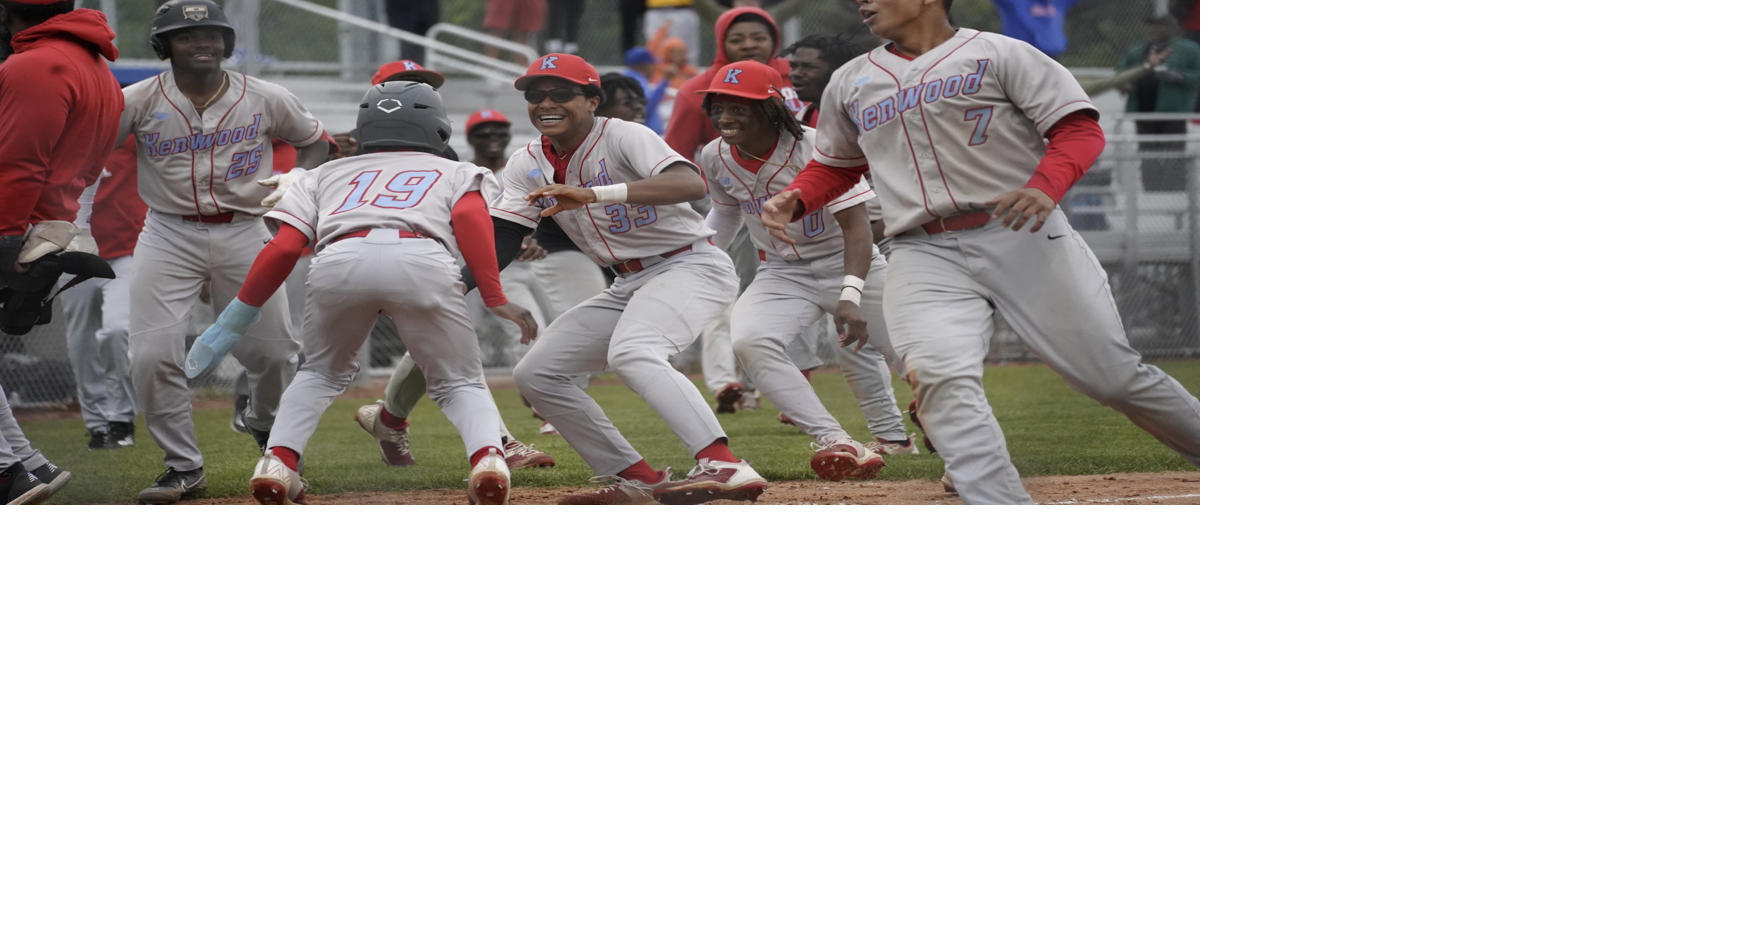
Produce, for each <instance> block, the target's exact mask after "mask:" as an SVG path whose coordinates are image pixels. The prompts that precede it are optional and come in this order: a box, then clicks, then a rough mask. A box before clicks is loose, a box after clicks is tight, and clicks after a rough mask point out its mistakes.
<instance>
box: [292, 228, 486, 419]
mask: <svg viewBox="0 0 1763 926" xmlns="http://www.w3.org/2000/svg"><path fill="white" fill-rule="evenodd" d="M307 287H308V291H309V292H310V293H311V298H309V299H308V300H307V303H306V329H305V330H306V335H307V339H308V343H307V345H306V365H305V366H304V367H302V368H301V369H300V372H299V373H298V374H296V375H295V376H294V382H293V383H292V384H291V385H289V386H288V391H287V393H286V394H284V395H283V396H282V413H281V414H280V415H278V416H277V417H276V422H275V427H274V428H273V429H272V430H271V431H270V434H269V444H270V446H272V447H287V448H288V449H290V450H293V451H294V452H296V453H302V454H303V453H305V451H306V442H307V441H308V440H311V438H312V434H313V432H314V431H316V430H318V421H319V418H320V417H322V416H323V415H324V412H325V409H327V408H329V407H330V404H331V402H332V401H333V400H335V399H336V397H337V396H338V395H339V394H341V393H342V391H343V390H344V389H347V388H348V387H349V383H350V381H351V380H353V379H354V378H355V371H356V369H357V368H358V367H359V365H360V362H361V361H360V354H361V345H362V344H364V343H366V342H367V338H368V335H370V334H371V333H372V332H373V323H374V319H375V318H376V317H378V316H379V315H380V314H381V313H384V314H385V315H387V316H389V317H390V318H391V319H392V322H393V324H396V325H397V326H398V333H399V335H400V336H402V337H403V338H404V343H405V345H406V346H408V347H409V348H410V354H411V356H412V357H414V358H415V359H416V362H417V364H418V365H419V366H421V367H422V369H423V371H424V373H425V374H426V377H427V380H428V390H429V393H430V394H431V395H433V396H434V397H435V404H436V405H439V406H440V407H441V413H442V414H444V415H446V416H447V420H448V421H451V422H452V423H453V427H454V428H456V429H457V430H458V431H459V436H460V437H461V438H462V439H463V440H464V441H465V450H466V453H467V454H470V453H473V452H475V451H477V450H479V449H482V448H484V447H498V448H499V447H501V446H502V442H501V440H500V439H499V434H500V431H501V417H500V416H499V415H498V414H497V412H496V400H495V399H494V398H492V397H491V396H490V389H489V387H488V386H486V385H484V368H483V364H482V362H481V361H480V360H479V356H478V345H477V334H476V333H475V332H474V331H473V330H472V325H471V316H470V314H469V313H467V312H466V309H465V293H464V291H463V287H462V286H461V284H460V283H459V265H458V263H456V262H455V261H454V260H453V256H452V255H451V254H449V253H447V249H446V247H444V246H443V245H441V244H440V243H439V242H437V241H433V240H430V239H426V238H400V237H398V232H397V230H396V229H389V228H380V229H374V230H373V231H372V232H369V233H368V235H367V237H365V238H348V239H345V240H342V241H339V242H336V243H335V244H332V245H330V246H329V247H327V248H325V249H324V251H323V252H322V253H320V254H319V255H318V256H317V257H315V258H313V261H312V273H311V275H310V276H309V277H308V278H307Z"/></svg>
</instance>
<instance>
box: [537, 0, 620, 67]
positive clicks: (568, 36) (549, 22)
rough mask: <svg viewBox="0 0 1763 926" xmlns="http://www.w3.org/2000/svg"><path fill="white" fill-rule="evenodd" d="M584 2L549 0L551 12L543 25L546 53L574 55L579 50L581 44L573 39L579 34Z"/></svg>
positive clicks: (583, 0)
mask: <svg viewBox="0 0 1763 926" xmlns="http://www.w3.org/2000/svg"><path fill="white" fill-rule="evenodd" d="M586 2H587V0H551V7H550V8H551V14H550V16H549V17H547V19H546V25H545V36H546V38H545V51H546V53H548V54H553V55H555V54H565V55H574V54H578V53H579V52H580V51H581V46H579V45H577V44H576V41H575V40H576V37H577V36H579V35H581V31H582V6H583V4H585V3H586ZM624 47H626V48H629V47H630V46H629V45H626V46H624Z"/></svg>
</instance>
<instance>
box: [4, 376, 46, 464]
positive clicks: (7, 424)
mask: <svg viewBox="0 0 1763 926" xmlns="http://www.w3.org/2000/svg"><path fill="white" fill-rule="evenodd" d="M20 462H22V463H24V468H25V469H36V468H37V467H39V466H42V465H43V464H44V463H47V462H49V458H48V457H45V456H43V454H42V453H41V452H39V451H38V450H37V448H35V447H32V446H31V442H30V440H29V439H28V438H26V437H25V436H24V429H23V428H21V427H19V426H18V419H17V418H14V417H12V400H11V399H10V398H8V397H7V395H6V387H5V386H0V469H6V468H7V467H10V466H11V465H12V464H14V463H20Z"/></svg>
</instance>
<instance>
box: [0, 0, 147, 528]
mask: <svg viewBox="0 0 1763 926" xmlns="http://www.w3.org/2000/svg"><path fill="white" fill-rule="evenodd" d="M0 15H3V17H4V24H5V27H6V32H7V34H8V35H10V36H11V45H12V54H11V55H10V56H9V57H8V58H7V59H6V61H5V62H4V63H0V278H3V279H4V280H5V281H6V283H7V284H8V285H9V286H10V287H11V288H12V290H13V291H12V292H11V293H9V298H8V299H7V300H6V301H7V303H8V306H7V311H6V312H5V313H3V314H4V316H5V325H6V327H8V328H13V329H17V328H23V329H25V330H29V328H30V326H31V325H34V324H36V323H38V321H39V320H40V318H39V312H40V309H41V307H42V303H43V301H45V299H46V297H47V295H48V290H47V287H46V286H43V287H42V292H41V294H40V295H37V294H35V291H36V284H44V283H47V284H49V285H53V283H54V282H55V280H54V277H58V276H59V275H60V273H59V268H58V267H52V266H51V264H50V263H44V262H43V261H45V260H46V259H47V258H48V257H49V254H48V253H44V254H40V255H39V259H38V260H37V261H32V262H31V263H33V264H36V265H37V267H38V269H39V270H42V271H45V272H42V273H38V274H36V275H35V277H33V278H30V279H28V280H27V277H30V274H29V272H28V270H26V268H24V267H21V266H19V257H20V256H21V251H23V250H24V246H25V236H26V234H27V233H28V232H30V231H31V230H32V229H33V227H34V226H39V225H42V224H43V223H46V222H56V223H64V224H65V231H66V232H68V234H67V235H66V236H63V237H65V238H66V240H57V243H56V244H55V245H50V246H49V248H48V250H49V251H50V252H51V253H52V252H53V251H55V250H60V249H61V248H64V247H66V246H67V244H69V243H71V242H72V240H73V234H72V233H73V231H74V230H73V225H72V222H73V220H74V219H75V218H76V217H77V215H78V213H79V199H80V193H81V192H82V191H84V190H85V189H86V187H89V186H91V185H92V181H94V180H96V179H98V174H99V172H100V171H101V170H103V168H104V159H105V157H106V156H107V155H108V154H109V153H110V149H111V148H112V147H113V146H114V145H115V143H116V123H117V117H118V116H119V115H121V113H122V88H121V87H118V86H117V83H116V78H115V77H113V76H111V73H110V70H109V68H107V67H105V65H104V61H103V60H101V59H108V60H111V61H115V60H116V57H117V49H116V44H115V43H114V41H112V40H113V39H115V38H116V33H115V32H113V31H111V29H110V24H109V23H108V22H106V21H105V19H104V14H102V13H99V12H98V11H96V10H76V9H74V8H73V3H72V0H59V2H53V3H44V2H36V0H8V2H5V3H0ZM33 250H41V249H39V248H36V242H33ZM22 256H27V257H28V256H30V255H29V254H28V253H27V254H24V255H22ZM50 269H54V270H55V272H54V273H53V274H50V273H48V272H47V270H50ZM20 271H23V272H20ZM44 278H47V279H44ZM21 283H29V284H32V286H31V292H32V293H33V295H31V296H30V297H29V298H24V297H25V296H26V290H25V288H24V287H21V286H19V284H21ZM71 478H72V474H71V473H68V472H66V471H65V470H62V469H61V468H60V467H58V466H56V465H55V464H53V463H50V462H49V461H48V460H47V459H46V458H45V457H44V456H43V455H42V454H41V453H40V452H38V451H37V450H36V449H35V448H33V447H32V446H31V445H30V442H29V441H28V440H26V439H25V436H24V431H23V430H22V429H21V428H19V426H18V422H17V420H15V419H14V418H13V415H12V408H11V405H10V402H9V400H8V399H7V398H6V394H5V391H4V390H3V389H0V503H3V504H29V503H34V502H40V501H42V500H43V499H45V498H47V497H48V496H49V495H50V494H52V493H54V492H56V491H58V490H59V489H60V488H61V487H62V486H63V485H65V484H66V483H67V480H68V479H71Z"/></svg>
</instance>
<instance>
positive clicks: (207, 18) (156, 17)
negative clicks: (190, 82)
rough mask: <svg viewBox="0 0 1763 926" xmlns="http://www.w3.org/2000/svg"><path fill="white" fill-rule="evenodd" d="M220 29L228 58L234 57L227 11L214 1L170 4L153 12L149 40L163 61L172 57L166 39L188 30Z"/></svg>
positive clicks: (181, 0)
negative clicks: (224, 38) (174, 33)
mask: <svg viewBox="0 0 1763 926" xmlns="http://www.w3.org/2000/svg"><path fill="white" fill-rule="evenodd" d="M198 28H200V29H219V30H220V31H221V33H222V34H223V35H225V36H226V56H227V57H228V58H231V57H232V56H233V26H232V23H229V22H227V21H226V11H225V10H222V9H221V8H220V4H218V3H215V2H213V0H171V2H170V3H161V4H160V5H159V9H157V10H154V11H153V31H152V33H150V34H149V35H148V37H147V40H148V41H149V42H150V43H152V45H153V53H154V54H156V55H158V56H159V57H160V59H161V60H163V59H165V58H170V57H171V44H170V43H169V42H167V41H166V39H165V37H166V36H168V35H170V34H172V33H173V32H181V31H183V30H185V29H198Z"/></svg>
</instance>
